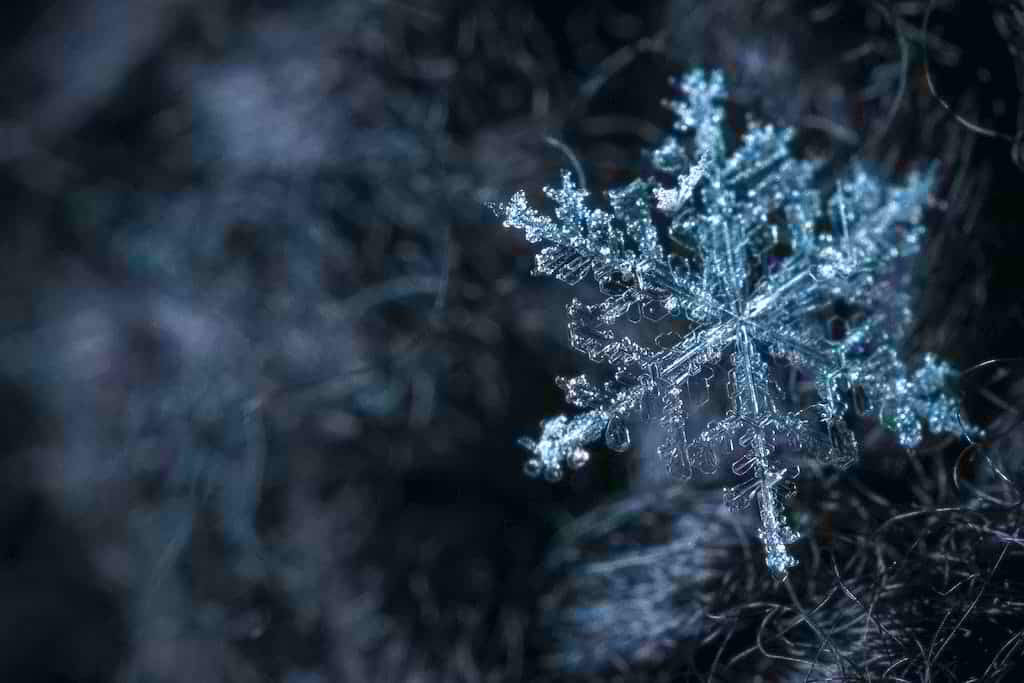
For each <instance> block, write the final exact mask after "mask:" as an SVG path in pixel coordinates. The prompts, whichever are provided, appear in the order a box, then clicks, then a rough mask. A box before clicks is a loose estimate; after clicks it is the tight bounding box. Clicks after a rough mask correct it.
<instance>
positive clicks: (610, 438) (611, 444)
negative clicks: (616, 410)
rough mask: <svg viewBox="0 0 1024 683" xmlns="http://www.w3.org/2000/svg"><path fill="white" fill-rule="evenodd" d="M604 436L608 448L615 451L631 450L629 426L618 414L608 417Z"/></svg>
mask: <svg viewBox="0 0 1024 683" xmlns="http://www.w3.org/2000/svg"><path fill="white" fill-rule="evenodd" d="M604 438H605V442H606V443H607V444H608V448H610V449H612V450H613V451H619V452H620V453H621V452H622V451H626V450H629V428H628V427H626V422H625V420H623V419H622V418H621V417H620V416H618V415H612V416H611V417H610V418H609V419H608V426H607V427H606V428H605V433H604Z"/></svg>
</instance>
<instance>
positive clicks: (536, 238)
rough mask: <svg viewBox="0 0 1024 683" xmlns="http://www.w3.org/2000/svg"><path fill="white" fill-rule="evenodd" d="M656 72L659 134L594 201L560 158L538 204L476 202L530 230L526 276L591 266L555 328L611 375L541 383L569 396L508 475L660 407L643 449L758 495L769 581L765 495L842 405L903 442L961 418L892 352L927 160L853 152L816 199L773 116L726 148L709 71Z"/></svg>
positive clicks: (577, 275)
mask: <svg viewBox="0 0 1024 683" xmlns="http://www.w3.org/2000/svg"><path fill="white" fill-rule="evenodd" d="M674 85H675V86H676V87H677V88H678V90H679V91H680V93H681V94H682V96H681V97H679V98H677V99H675V100H673V101H671V102H670V103H669V107H670V108H671V109H672V111H673V113H674V114H675V119H676V120H675V125H674V131H673V133H672V134H670V135H669V136H668V137H667V138H666V140H665V141H664V142H663V143H662V144H661V146H659V147H658V148H657V149H655V150H653V152H652V154H651V161H652V164H653V167H654V170H655V171H656V176H655V177H652V178H645V179H638V180H634V181H633V182H632V183H630V184H628V185H626V186H625V187H621V188H618V189H614V190H610V191H608V192H607V200H608V205H609V208H610V210H608V209H602V208H591V207H589V206H588V204H587V199H588V195H589V193H588V192H587V191H586V190H585V189H581V188H579V187H577V185H576V184H575V183H574V181H573V178H572V176H571V175H570V174H569V173H568V172H563V174H562V183H561V187H558V188H550V187H549V188H545V193H546V194H547V196H548V197H549V198H550V199H551V200H552V201H553V202H554V204H555V217H554V218H551V217H549V216H546V215H544V214H543V213H541V212H539V211H537V210H535V209H534V208H532V207H531V206H530V205H529V203H528V202H527V199H526V195H525V194H524V193H523V192H521V191H520V192H518V193H516V194H515V195H514V196H513V197H512V198H511V200H510V201H508V202H507V203H505V204H501V205H497V206H495V207H494V208H495V211H496V212H497V214H498V215H499V217H500V218H501V219H502V221H503V222H504V225H505V226H506V227H510V228H517V229H519V230H522V231H523V232H524V233H525V235H526V239H527V241H529V242H531V243H541V244H542V245H543V246H542V248H541V249H540V252H539V253H538V254H537V257H536V269H535V271H534V274H537V275H550V276H554V277H555V278H557V279H559V280H561V281H563V282H566V283H568V284H570V285H575V284H577V283H579V282H581V281H582V280H583V278H584V277H586V276H587V275H588V274H590V275H592V276H593V277H594V279H595V280H596V281H597V284H598V287H599V290H600V292H601V296H602V300H601V301H600V303H596V304H585V303H582V302H581V301H579V300H573V301H572V303H571V304H570V305H569V309H568V327H569V338H570V341H571V344H572V346H573V348H574V349H576V350H577V351H579V352H581V353H584V354H586V355H587V357H588V358H589V359H590V360H591V361H594V362H596V363H601V364H605V365H607V366H610V368H611V373H610V375H611V376H612V377H613V379H611V380H610V381H608V382H605V383H603V384H598V383H595V382H593V381H591V380H590V379H589V378H588V377H586V376H585V375H581V376H579V377H573V378H560V379H559V380H558V383H559V385H560V386H561V387H562V388H563V389H564V391H565V394H566V397H567V399H568V401H569V403H571V404H572V405H573V406H575V407H576V408H578V409H579V411H580V412H578V413H576V414H575V415H573V416H567V415H558V416H556V417H553V418H550V419H548V420H546V421H545V422H544V423H543V425H542V430H541V434H540V438H539V439H537V440H534V439H530V438H523V439H522V440H521V443H522V444H523V445H524V446H525V447H526V448H527V449H529V450H530V451H531V453H532V457H531V458H530V459H529V460H528V462H527V464H526V471H527V472H528V473H529V474H531V475H534V476H544V477H545V478H547V479H549V480H558V479H560V478H561V477H562V476H563V474H564V472H565V470H566V469H575V468H578V467H580V466H582V465H583V464H584V463H586V462H587V460H588V459H589V453H588V451H587V449H586V446H587V445H588V444H592V443H594V442H596V441H598V440H599V439H600V438H601V437H602V436H603V437H604V439H605V442H606V443H607V445H608V447H609V448H611V449H613V450H618V451H623V450H626V449H628V448H629V446H630V432H629V425H628V421H629V420H630V419H631V418H633V417H634V416H638V415H647V414H649V413H654V414H656V415H660V421H661V425H662V427H663V428H664V440H663V442H662V444H661V446H660V447H659V449H658V452H659V454H660V455H661V456H662V458H664V459H665V461H666V462H667V464H668V467H669V470H670V471H672V472H674V473H675V474H677V475H678V476H681V477H683V478H687V477H689V476H691V474H692V472H693V470H694V469H697V470H701V471H704V472H711V471H714V470H715V469H717V467H718V464H719V460H720V458H721V457H723V456H727V457H728V458H729V459H730V460H731V463H732V465H731V468H732V471H733V473H734V474H735V475H736V477H737V478H738V479H739V480H740V482H741V483H739V484H737V485H736V486H732V487H729V488H727V489H725V497H726V502H727V503H729V504H730V506H732V507H734V508H742V507H746V506H747V505H748V504H749V503H750V502H752V501H754V500H756V501H757V504H758V508H759V510H760V517H761V526H760V531H759V535H760V538H761V541H762V542H763V543H764V548H765V553H766V559H767V563H768V566H769V567H770V568H771V569H772V570H773V571H774V572H775V573H777V574H778V575H779V576H781V577H784V576H785V575H786V571H787V570H788V569H789V568H790V567H792V566H793V565H794V564H796V560H795V559H794V558H793V556H792V555H791V554H790V552H789V550H788V549H787V545H788V544H790V543H793V542H794V541H795V540H796V539H797V537H798V536H797V534H796V533H795V532H794V531H793V530H792V529H791V528H790V526H789V524H788V523H787V520H786V515H785V511H784V509H783V506H782V502H783V499H784V498H785V497H786V495H787V494H788V493H791V492H792V490H793V480H794V479H795V478H796V477H797V475H798V474H799V467H798V466H797V465H794V464H788V465H787V464H785V462H784V457H783V456H786V457H787V458H788V461H789V462H792V460H793V459H792V457H789V456H790V455H791V454H794V453H798V454H800V455H801V456H811V457H814V458H817V459H818V460H820V461H822V462H825V463H828V464H834V465H838V466H845V465H847V464H849V463H850V462H852V461H853V460H854V459H855V457H856V455H857V443H856V439H855V438H854V435H853V433H852V432H851V430H850V428H849V426H848V425H847V424H846V421H845V418H846V416H847V414H848V413H849V412H851V403H856V408H857V410H858V412H860V413H861V414H868V415H873V416H875V417H877V418H880V420H881V421H882V423H883V424H884V425H885V426H887V427H888V428H889V429H891V430H892V431H893V432H895V434H896V435H897V436H898V438H899V440H900V442H901V443H902V444H903V445H904V446H906V447H913V446H915V445H916V444H918V443H919V442H920V441H921V439H922V436H923V428H924V425H926V426H927V428H928V429H929V430H930V431H932V432H953V433H961V432H963V431H965V430H966V431H973V428H972V427H970V426H967V425H965V424H964V423H963V422H962V421H961V418H960V410H959V401H958V400H957V398H956V396H955V394H953V393H952V392H951V391H950V388H949V384H950V379H951V378H952V377H953V376H954V375H955V373H954V371H953V370H952V368H951V367H950V366H949V365H947V364H946V363H944V362H942V361H941V360H939V359H938V358H936V357H935V356H933V355H931V354H926V355H924V357H923V358H921V359H920V360H919V361H918V362H917V363H916V365H914V366H913V367H908V365H907V364H906V363H905V362H904V361H903V360H902V359H901V357H900V354H899V350H900V349H902V348H903V347H904V346H905V337H906V336H907V334H908V330H909V327H910V323H911V310H910V295H909V289H910V288H909V275H908V268H907V267H906V265H907V261H908V259H909V258H910V257H913V256H914V255H915V254H916V253H917V252H918V251H919V250H920V247H921V242H922V237H923V233H924V227H923V225H922V224H921V219H922V214H923V210H924V209H925V208H926V206H927V204H928V201H929V193H930V188H931V186H932V183H933V179H934V175H935V173H934V169H929V170H927V171H925V172H915V173H911V174H910V175H909V177H907V179H906V181H905V182H904V183H903V184H902V185H890V184H885V183H883V182H882V181H881V180H879V179H878V178H876V177H874V176H873V175H871V174H870V173H869V172H868V171H867V170H865V168H864V167H863V166H861V165H860V164H853V165H852V167H851V168H850V169H849V170H848V172H847V173H845V174H844V175H843V177H842V178H841V180H839V182H838V183H837V184H836V187H835V189H834V191H833V192H831V193H830V194H829V195H827V196H825V197H823V196H822V194H821V193H819V191H818V190H817V189H816V184H820V183H818V182H817V176H818V175H819V173H818V171H819V168H820V165H821V164H820V163H818V162H815V161H808V160H801V159H796V158H793V156H792V155H791V152H790V149H789V146H790V142H791V140H792V138H793V131H792V130H789V129H785V128H777V127H775V126H772V125H770V124H764V123H760V122H757V121H753V120H751V121H750V122H749V123H748V126H747V130H746V132H745V133H744V135H743V136H742V139H741V140H740V141H739V143H738V145H736V146H735V149H732V150H731V151H730V150H729V149H728V148H727V144H726V137H725V134H724V132H723V119H724V107H723V102H724V99H725V97H726V90H725V87H724V84H723V79H722V76H721V74H720V73H717V72H713V73H705V72H703V71H699V70H698V71H693V72H691V73H690V74H689V75H687V76H686V77H685V78H683V79H681V80H680V81H678V82H676V83H674ZM669 178H671V179H672V180H671V181H670V182H669V184H668V185H667V186H663V185H662V184H661V182H666V180H667V179H669ZM659 179H660V180H659ZM666 232H667V236H668V237H669V238H670V241H671V243H672V247H671V248H670V249H667V248H666V246H665V244H666V243H665V242H663V240H662V237H661V234H662V233H666ZM644 321H647V323H645V324H640V325H636V326H629V325H623V324H622V323H624V322H632V323H644ZM651 323H657V324H659V325H661V326H663V327H665V333H664V334H661V335H659V336H658V337H657V338H655V339H654V340H653V342H647V343H645V342H644V341H642V340H641V341H638V340H637V338H638V337H642V335H641V334H639V333H636V334H633V335H632V336H627V335H626V334H625V332H626V331H627V330H639V329H640V328H643V327H645V326H650V324H651ZM726 363H727V366H728V367H729V368H730V369H729V372H728V389H729V392H728V396H729V409H728V410H727V411H726V413H725V415H724V416H722V417H721V418H719V419H715V420H712V421H711V422H710V423H707V424H704V425H701V428H700V429H694V428H693V427H692V426H691V425H689V424H688V423H689V422H691V421H692V420H690V419H688V412H690V411H691V408H692V405H693V403H692V401H693V399H692V396H693V394H692V391H691V384H694V385H695V386H697V387H698V389H703V388H704V387H706V385H707V384H708V383H709V381H708V374H709V373H713V372H714V368H715V367H716V366H719V365H723V364H726ZM787 369H790V370H792V371H795V372H796V373H797V375H798V376H799V377H800V378H801V379H802V380H804V381H805V382H808V383H810V386H813V389H814V392H815V393H816V397H817V400H816V401H815V402H814V403H813V404H812V405H804V406H802V407H801V406H800V405H799V404H800V401H799V397H798V396H794V395H793V394H794V393H796V392H793V391H785V390H784V389H783V387H782V382H780V378H781V377H782V376H783V373H784V372H785V371H786V370H787ZM698 379H700V381H695V380H698ZM805 403H806V401H805ZM688 427H690V431H693V432H699V433H695V434H691V433H688Z"/></svg>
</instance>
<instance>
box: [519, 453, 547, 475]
mask: <svg viewBox="0 0 1024 683" xmlns="http://www.w3.org/2000/svg"><path fill="white" fill-rule="evenodd" d="M543 469H544V467H543V465H541V463H540V460H538V459H537V458H530V459H529V460H527V461H526V462H525V463H523V472H525V473H526V476H528V477H533V478H536V477H539V476H540V473H541V470H543Z"/></svg>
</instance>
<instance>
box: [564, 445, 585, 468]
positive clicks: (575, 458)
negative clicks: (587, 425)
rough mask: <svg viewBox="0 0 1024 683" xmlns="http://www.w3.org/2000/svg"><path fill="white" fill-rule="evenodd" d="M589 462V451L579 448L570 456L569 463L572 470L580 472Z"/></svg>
mask: <svg viewBox="0 0 1024 683" xmlns="http://www.w3.org/2000/svg"><path fill="white" fill-rule="evenodd" d="M588 460H590V453H587V451H586V450H585V449H583V448H579V447H577V448H576V449H575V450H573V452H572V453H570V454H569V458H568V460H567V462H568V464H569V468H570V469H573V470H578V469H579V468H581V467H583V466H584V465H586V464H587V461H588Z"/></svg>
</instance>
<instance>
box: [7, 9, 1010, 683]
mask: <svg viewBox="0 0 1024 683" xmlns="http://www.w3.org/2000/svg"><path fill="white" fill-rule="evenodd" d="M0 31H2V33H3V36H2V37H3V39H2V40H0V74H2V75H3V83H4V88H3V91H2V92H0V215H2V220H3V229H2V230H0V259H2V267H0V606H2V609H0V680H2V681H5V682H7V681H10V682H11V683H18V682H22V681H24V682H39V683H72V682H75V683H78V682H83V683H85V682H89V683H92V682H96V683H100V682H107V681H115V682H164V681H167V682H170V681H190V682H192V683H205V682H207V681H209V682H215V681H217V682H220V681H239V682H248V681H254V682H255V681H261V682H262V681H283V682H286V683H326V682H333V681H357V682H358V681H424V682H426V681H536V680H559V681H561V680H625V681H644V680H652V681H654V680H666V681H667V680H672V681H690V680H693V681H734V680H735V681H789V680H793V681H796V680H800V681H814V680H823V681H825V680H827V681H860V680H906V681H968V680H970V681H982V680H984V681H996V680H1006V681H1019V680H1022V679H1024V669H1022V664H1021V661H1022V659H1024V532H1022V530H1021V524H1022V514H1021V500H1022V498H1021V489H1020V485H1021V483H1022V482H1024V479H1021V475H1024V460H1022V455H1021V448H1024V429H1022V428H1021V426H1020V424H1019V422H1020V420H1019V416H1020V410H1021V401H1022V398H1024V360H1021V358H1020V357H1021V356H1024V352H1022V346H1024V341H1022V340H1024V336H1022V332H1024V316H1022V301H1024V297H1022V295H1024V269H1022V268H1021V256H1020V255H1021V253H1022V252H1021V247H1022V240H1021V237H1020V216H1021V201H1022V197H1024V186H1022V180H1024V175H1022V171H1021V164H1022V163H1024V146H1022V142H1021V139H1022V131H1024V110H1021V106H1020V105H1021V94H1022V91H1021V84H1022V80H1024V61H1022V60H1024V54H1022V50H1024V5H1022V4H1020V3H1019V2H1018V1H1017V0H1002V1H999V2H997V1H986V2H952V1H949V0H933V1H931V2H926V1H923V0H920V1H919V0H906V1H902V2H890V1H888V0H879V1H875V2H869V1H867V0H864V1H860V0H845V1H842V2H840V1H838V0H831V1H829V0H806V1H804V0H718V1H716V2H713V3H712V2H701V1H700V0H662V1H659V2H649V3H635V2H628V1H626V0H621V1H612V0H594V1H593V2H575V3H572V2H567V3H554V2H531V1H528V0H478V1H476V2H470V1H460V0H333V1H327V0H317V1H313V0H310V1H307V2H270V1H266V2H242V1H234V0H232V1H229V0H212V1H211V0H208V1H206V2H198V1H196V0H135V1H134V2H119V1H117V0H74V1H73V0H49V1H47V2H36V3H9V4H8V5H5V7H4V9H3V10H2V21H0ZM697 66H703V67H713V68H720V69H722V70H724V72H725V74H726V77H727V80H728V82H729V84H730V90H731V94H732V100H733V102H734V103H735V106H736V107H737V108H738V109H739V110H742V111H749V112H752V113H755V114H757V115H758V116H760V117H762V118H765V119H770V120H773V121H776V122H778V123H780V124H784V125H790V126H794V127H796V128H797V129H798V130H799V131H800V137H799V146H800V148H801V150H804V151H811V152H814V153H817V154H822V155H824V156H825V157H826V158H827V159H828V160H829V161H830V163H831V164H833V165H834V166H836V167H839V166H841V165H842V164H844V163H846V162H848V161H849V160H850V159H851V158H853V157H859V158H862V159H865V160H867V162H868V163H869V164H871V165H872V167H874V168H876V169H877V170H878V171H879V172H880V173H882V174H883V175H884V174H889V175H890V176H891V177H897V176H899V175H900V174H902V173H904V172H906V171H907V170H908V169H911V168H916V167H920V166H922V165H924V164H926V163H928V162H929V161H931V160H936V159H937V160H938V161H939V162H940V163H941V178H942V180H941V183H940V187H939V191H938V193H937V194H938V198H939V201H938V202H937V204H936V206H935V207H934V210H933V211H932V212H931V213H930V215H929V218H928V224H929V229H930V233H929V238H928V243H927V245H926V248H925V250H924V254H923V256H922V260H921V263H919V264H917V265H916V266H915V267H916V269H917V270H918V271H919V272H917V273H916V275H917V276H918V277H917V281H918V283H919V286H918V290H917V291H916V292H915V297H916V298H915V302H916V303H915V307H916V313H917V320H918V323H919V324H918V325H917V327H916V328H915V332H914V336H913V346H912V348H909V349H906V352H907V353H908V354H912V353H916V352H920V351H924V350H928V351H934V352H937V353H939V354H941V355H943V356H944V357H945V358H947V359H949V360H950V361H951V362H952V363H954V364H955V365H956V366H957V367H959V368H961V369H962V370H964V373H963V374H962V376H961V386H960V387H959V389H960V391H961V394H962V396H963V397H964V402H965V406H966V410H967V412H968V413H969V415H970V417H971V419H972V420H975V421H976V422H977V423H979V424H981V425H982V426H984V427H985V428H986V429H987V430H988V431H987V435H986V437H985V438H984V439H982V440H980V441H978V442H977V443H974V444H968V443H966V442H965V441H962V440H958V439H952V438H946V439H943V438H939V437H933V438H932V439H931V440H930V441H929V442H928V444H927V446H926V447H925V448H922V449H919V450H918V451H916V452H914V453H909V454H908V453H906V452H904V451H902V450H901V449H900V448H899V447H898V445H897V444H896V443H895V440H894V439H893V438H892V437H891V436H888V435H887V434H886V433H885V432H884V431H883V430H881V429H879V428H878V427H877V425H863V426H862V428H861V431H860V436H861V442H862V444H863V452H864V459H863V462H861V463H860V464H858V465H857V466H855V467H853V468H852V469H851V470H848V471H846V472H841V473H840V472H822V473H817V474H816V475H814V476H808V478H807V481H805V482H803V483H802V484H801V486H802V489H801V492H800V493H799V494H798V496H797V498H796V499H795V501H794V503H793V507H794V509H795V513H794V514H795V516H796V522H795V524H796V525H797V526H798V527H799V528H800V529H801V531H802V532H803V535H804V537H805V538H804V540H803V541H802V542H801V543H800V544H798V546H797V548H796V552H797V553H798V555H799V556H800V558H801V565H800V567H799V568H798V569H797V570H795V571H794V572H793V573H792V575H791V578H790V580H789V581H788V582H787V583H785V584H777V583H775V582H774V581H772V580H771V577H770V576H768V575H767V572H766V570H765V568H764V566H763V562H762V558H761V557H760V556H759V555H758V554H757V553H758V549H757V547H756V537H755V530H754V527H755V524H754V523H755V522H756V520H754V519H753V518H752V515H753V512H751V518H749V519H748V518H746V517H744V516H743V515H736V514H732V513H726V512H725V511H723V510H722V509H721V505H720V494H719V493H718V492H717V491H718V488H717V487H719V486H720V485H721V483H722V480H721V479H715V478H714V477H711V478H708V479H706V480H700V479H698V480H695V481H693V482H687V483H679V482H674V481H672V480H671V479H670V478H669V477H668V476H667V475H666V474H665V473H664V471H663V469H664V468H663V466H662V465H661V463H660V462H658V460H657V457H656V456H655V454H654V453H653V450H654V443H655V441H650V440H648V441H645V439H644V438H643V434H642V430H641V432H638V434H639V437H638V438H637V439H636V443H635V444H634V447H633V449H632V450H631V452H629V453H627V454H612V453H606V452H600V453H598V454H596V457H595V458H594V459H593V462H592V463H591V464H590V465H589V466H588V467H587V468H585V469H584V470H582V471H580V472H578V473H574V475H573V476H572V477H569V478H567V480H566V481H564V482H561V483H559V484H555V485H552V484H547V483H544V482H538V481H535V480H531V479H528V478H526V477H525V476H523V475H522V466H523V462H524V460H525V456H526V453H525V451H522V450H521V449H519V448H518V447H517V446H516V445H515V440H516V438H517V437H518V436H519V435H521V434H527V433H534V432H535V431H536V428H537V424H538V422H539V421H540V420H541V418H543V417H546V416H549V415H551V414H554V413H556V412H561V411H562V410H563V406H562V397H561V392H560V391H559V390H558V389H557V388H556V387H555V384H554V382H553V378H554V377H555V376H556V375H559V374H572V373H579V372H582V371H583V370H584V369H586V364H585V362H584V361H585V359H583V358H580V357H579V356H577V355H576V354H574V353H573V352H572V351H571V349H570V348H569V346H568V339H567V332H566V329H565V323H564V311H565V305H566V304H567V302H568V301H569V299H570V298H571V296H572V293H571V292H570V291H569V290H568V288H565V287H560V286H558V285H557V284H552V283H550V282H547V281H543V280H540V279H533V278H530V277H529V272H530V269H531V260H532V259H531V252H530V249H529V245H527V244H525V243H524V241H523V240H522V239H521V235H519V234H516V233H513V232H511V231H507V230H504V229H503V228H502V227H501V226H500V224H499V222H498V221H497V220H496V219H495V218H494V215H493V213H492V212H491V211H490V210H489V209H488V208H487V205H488V203H490V202H494V201H501V200H504V199H506V198H508V197H509V196H510V195H511V194H512V193H513V192H515V191H516V190H518V189H520V188H524V189H526V190H527V191H528V192H530V193H536V192H537V190H538V189H539V188H540V187H542V186H543V185H547V184H550V183H553V182H555V181H556V180H557V178H558V170H559V169H560V168H563V167H569V166H571V165H572V164H573V163H574V162H575V160H578V162H579V163H580V164H581V165H582V167H583V169H584V171H585V173H586V176H587V178H588V182H589V184H590V186H591V187H592V188H607V187H614V186H615V185H618V184H623V183H625V182H628V180H630V179H632V178H634V177H637V176H638V175H644V174H646V173H647V171H646V163H647V160H646V158H645V156H644V150H645V149H648V148H650V147H652V146H654V145H655V144H656V143H657V142H658V141H659V140H660V138H661V136H662V135H663V134H664V133H665V132H666V131H667V129H668V126H669V125H670V122H671V117H670V114H669V112H668V111H666V110H665V109H664V107H663V106H662V101H663V99H664V98H665V97H666V96H668V95H669V88H668V85H667V79H668V77H669V76H671V75H675V74H680V73H682V72H684V71H685V70H688V69H690V68H692V67H697Z"/></svg>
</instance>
